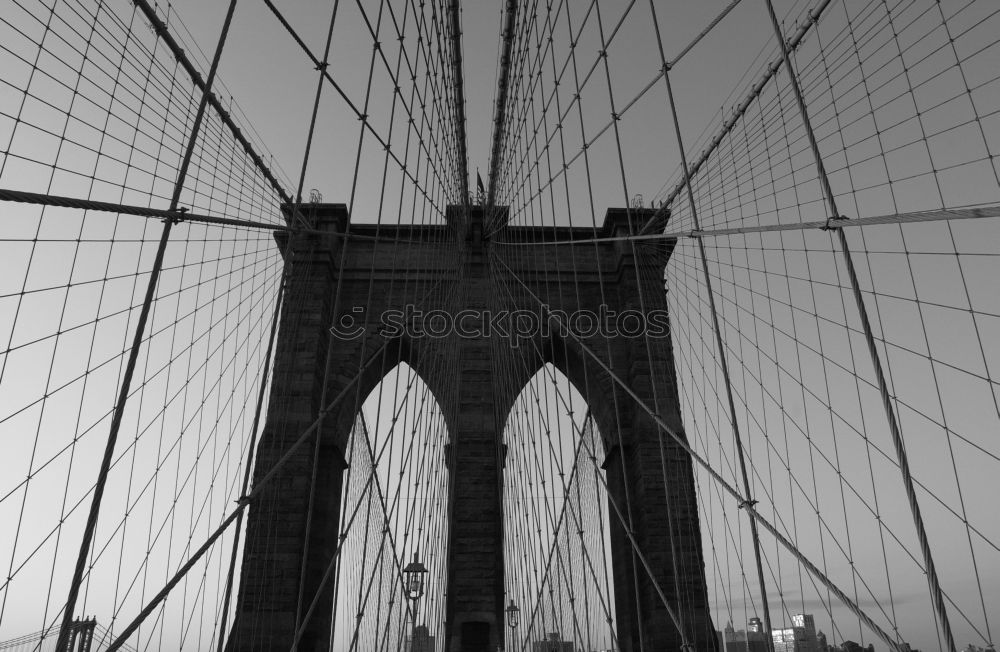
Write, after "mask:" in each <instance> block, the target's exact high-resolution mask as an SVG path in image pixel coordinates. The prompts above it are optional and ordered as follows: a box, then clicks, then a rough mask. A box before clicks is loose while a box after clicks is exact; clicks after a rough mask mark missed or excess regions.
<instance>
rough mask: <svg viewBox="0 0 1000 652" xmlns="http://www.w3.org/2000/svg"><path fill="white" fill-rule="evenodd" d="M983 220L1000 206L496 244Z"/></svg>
mask: <svg viewBox="0 0 1000 652" xmlns="http://www.w3.org/2000/svg"><path fill="white" fill-rule="evenodd" d="M984 217H1000V206H985V207H982V208H945V209H941V210H935V211H915V212H913V213H895V214H892V215H874V216H872V217H860V218H857V219H849V218H846V217H841V218H839V219H835V220H832V221H830V220H817V221H814V222H798V223H795V224H764V225H761V226H741V227H734V228H731V229H710V230H707V231H701V230H698V229H692V230H689V231H673V232H669V233H649V234H646V235H624V236H614V237H609V238H587V239H579V240H551V241H548V242H546V241H532V242H529V241H525V242H511V241H508V242H499V243H497V244H504V245H511V246H515V247H518V246H520V247H525V246H529V247H530V246H544V245H567V244H593V243H608V242H643V241H657V240H678V239H681V238H709V237H716V236H724V235H741V234H748V233H767V232H771V231H808V230H812V229H816V230H820V231H827V230H831V229H839V228H842V227H851V226H857V227H861V226H876V225H880V224H905V223H916V222H938V221H950V220H971V219H981V218H984Z"/></svg>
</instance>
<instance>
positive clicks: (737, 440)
mask: <svg viewBox="0 0 1000 652" xmlns="http://www.w3.org/2000/svg"><path fill="white" fill-rule="evenodd" d="M649 8H650V11H651V12H652V17H653V24H654V25H655V27H656V40H657V43H658V44H659V46H660V62H661V64H662V65H663V81H664V83H665V85H666V88H667V100H668V101H669V103H670V115H671V116H672V118H673V123H674V133H675V135H676V137H677V149H678V150H679V151H680V155H681V166H682V167H683V168H684V186H685V187H686V188H687V196H688V205H689V206H690V209H691V219H692V220H693V222H694V228H695V230H701V225H700V224H699V222H698V208H697V206H695V200H694V190H693V189H692V187H691V176H690V174H691V173H690V169H689V168H688V162H687V154H686V153H685V150H684V139H683V137H682V135H681V126H680V119H679V118H678V117H677V106H676V104H675V102H674V91H673V87H672V86H671V84H670V64H669V63H667V59H666V55H665V54H664V51H663V39H662V37H661V36H660V24H659V21H658V20H657V18H656V8H655V6H654V3H653V0H650V2H649ZM697 240H698V253H699V258H700V259H701V270H702V273H703V275H704V277H705V289H706V291H707V292H708V306H709V310H710V311H711V313H712V328H713V330H714V331H715V344H716V347H717V348H718V350H719V364H720V365H721V367H722V378H723V382H725V385H726V399H727V401H728V403H729V419H730V422H731V423H732V426H733V442H734V444H735V445H736V453H737V457H738V459H739V463H740V475H741V476H742V479H743V494H744V495H745V496H746V502H745V503H743V504H741V505H740V507H741V508H743V507H746V506H750V507H752V506H753V505H754V504H755V503H756V502H757V501H755V500H753V498H752V495H753V494H752V493H751V491H750V478H749V476H748V475H747V462H746V455H745V453H744V450H743V439H742V437H741V436H740V425H739V420H738V419H737V418H736V403H735V401H734V400H733V384H732V380H731V379H730V375H729V362H728V361H727V359H726V347H725V343H724V342H723V340H722V329H721V328H720V327H719V311H718V308H717V307H716V305H715V293H714V292H713V290H712V277H711V275H710V274H709V271H708V256H707V255H706V254H705V240H704V239H703V238H697ZM748 516H749V512H748ZM749 520H750V536H751V538H752V539H753V555H754V563H755V565H756V567H757V583H758V584H759V586H760V599H761V603H762V605H763V609H764V627H765V629H766V631H767V632H768V635H767V636H765V637H764V640H765V642H766V644H767V649H768V650H771V651H772V652H773V650H774V641H773V640H772V638H771V636H770V632H771V609H770V606H769V605H768V600H767V585H766V584H765V583H764V566H763V563H762V562H761V554H760V533H759V532H758V530H757V521H756V520H755V519H754V518H753V517H749Z"/></svg>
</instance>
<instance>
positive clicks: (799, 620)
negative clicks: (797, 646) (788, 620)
mask: <svg viewBox="0 0 1000 652" xmlns="http://www.w3.org/2000/svg"><path fill="white" fill-rule="evenodd" d="M792 624H793V625H795V627H801V628H802V630H803V632H804V634H805V647H804V648H802V649H803V650H804V652H819V640H818V638H817V636H816V620H815V619H814V618H813V617H812V614H795V615H794V616H792Z"/></svg>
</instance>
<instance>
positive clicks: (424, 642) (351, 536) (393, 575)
mask: <svg viewBox="0 0 1000 652" xmlns="http://www.w3.org/2000/svg"><path fill="white" fill-rule="evenodd" d="M448 440H449V435H448V425H447V420H446V418H445V413H444V411H443V409H442V407H441V405H440V403H439V402H438V400H437V398H436V397H435V395H434V392H432V391H431V388H430V387H429V386H428V384H427V383H426V382H425V380H424V379H423V378H422V377H421V376H420V375H419V374H418V373H417V372H416V370H415V369H414V368H413V367H412V366H410V365H409V364H407V363H406V362H403V361H400V362H399V363H398V364H397V365H396V366H395V367H393V368H392V369H390V370H389V371H388V372H387V373H386V374H385V375H384V376H383V377H382V378H381V380H380V381H378V382H377V383H376V384H375V386H374V388H372V389H370V390H369V391H368V392H367V395H364V394H363V393H359V401H358V409H357V412H356V414H355V415H354V420H353V424H352V426H351V431H350V434H349V437H348V438H347V441H346V443H345V448H344V458H345V462H346V464H347V466H346V468H345V470H344V472H343V483H342V491H341V496H340V514H341V517H340V527H339V532H338V534H337V545H338V546H339V555H338V557H339V559H338V563H337V568H336V578H335V582H336V591H335V594H334V607H333V611H334V614H333V620H334V631H333V641H332V647H331V649H333V650H353V649H359V645H361V644H363V646H364V647H369V646H371V647H377V648H378V649H421V650H434V649H437V648H438V645H437V644H436V643H435V641H442V640H443V631H442V629H441V628H442V626H443V622H444V609H445V602H444V587H445V580H446V573H447V552H448V549H447V538H448V528H447V508H448V499H447V496H448V470H447V468H446V466H445V459H446V455H445V453H446V446H447V444H448ZM415 559H416V560H417V561H418V562H419V564H421V565H422V566H423V568H424V569H426V572H425V573H420V574H417V576H418V577H419V579H420V581H421V590H420V591H419V593H420V595H419V596H416V595H415V593H416V591H415V590H414V589H415V585H413V584H411V580H410V575H411V574H409V573H407V572H405V571H406V569H407V567H408V566H409V565H410V564H411V563H412V562H413V561H414V560H415Z"/></svg>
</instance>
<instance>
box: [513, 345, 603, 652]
mask: <svg viewBox="0 0 1000 652" xmlns="http://www.w3.org/2000/svg"><path fill="white" fill-rule="evenodd" d="M503 443H504V446H505V447H506V448H505V450H506V460H505V469H504V556H505V559H504V571H505V590H506V599H507V604H508V605H510V604H513V605H514V606H516V607H517V608H518V610H519V621H520V622H519V624H518V626H516V627H508V631H507V641H508V646H507V647H508V649H546V650H547V649H553V650H562V649H586V650H611V649H619V647H620V646H619V645H618V641H617V634H616V629H615V627H616V622H617V621H616V606H615V589H614V587H615V582H614V578H613V568H612V558H611V536H610V532H611V523H610V520H609V508H608V496H607V479H606V477H605V472H604V469H603V468H602V467H601V465H602V463H603V461H604V458H605V453H606V451H605V444H604V440H603V438H602V436H601V432H600V430H599V428H598V426H597V422H596V420H595V419H594V418H593V416H592V414H591V410H590V408H589V407H588V405H587V401H586V400H585V399H584V397H583V395H582V394H581V392H580V391H579V390H578V389H577V387H576V386H575V385H574V384H573V383H572V382H571V381H570V380H569V378H567V376H566V375H565V374H563V373H562V372H561V371H560V370H559V369H558V368H557V367H556V366H555V365H554V364H553V363H551V362H547V363H545V364H543V365H542V366H541V367H540V368H539V370H538V371H537V372H536V373H535V374H534V375H533V376H532V377H531V378H530V379H529V380H528V381H527V382H526V383H525V385H524V387H523V389H522V390H521V392H520V394H519V395H518V396H517V398H516V399H515V400H514V403H513V405H512V407H511V410H510V412H509V414H508V416H507V420H506V423H505V427H504V432H503ZM612 517H613V516H612ZM508 625H510V622H508Z"/></svg>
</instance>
